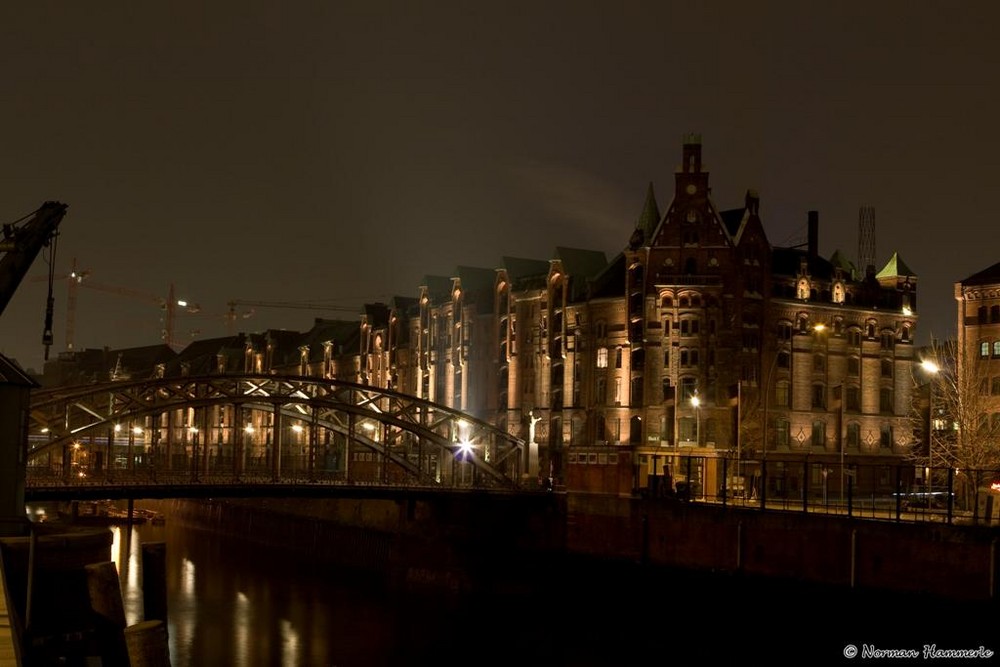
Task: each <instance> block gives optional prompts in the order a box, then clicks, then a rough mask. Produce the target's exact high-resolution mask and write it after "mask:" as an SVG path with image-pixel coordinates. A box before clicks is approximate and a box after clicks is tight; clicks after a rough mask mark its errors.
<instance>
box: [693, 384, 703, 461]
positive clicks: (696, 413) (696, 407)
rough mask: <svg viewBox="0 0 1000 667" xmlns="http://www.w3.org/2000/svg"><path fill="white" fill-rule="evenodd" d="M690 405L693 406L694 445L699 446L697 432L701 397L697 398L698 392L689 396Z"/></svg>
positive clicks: (699, 440) (699, 438) (699, 435)
mask: <svg viewBox="0 0 1000 667" xmlns="http://www.w3.org/2000/svg"><path fill="white" fill-rule="evenodd" d="M691 406H692V407H693V408H694V446H695V447H700V446H701V434H700V433H699V422H700V421H701V408H700V406H701V399H700V398H698V392H697V391H696V392H695V393H694V396H692V397H691Z"/></svg>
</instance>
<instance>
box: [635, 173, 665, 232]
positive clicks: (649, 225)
mask: <svg viewBox="0 0 1000 667" xmlns="http://www.w3.org/2000/svg"><path fill="white" fill-rule="evenodd" d="M658 224H660V207H659V206H657V205H656V195H654V194H653V183H652V181H651V182H650V183H649V189H647V190H646V203H645V204H644V205H643V207H642V213H640V214H639V221H638V223H637V224H636V228H638V229H639V230H641V231H642V243H643V245H649V244H650V243H651V242H652V241H653V232H655V231H656V226H657V225H658Z"/></svg>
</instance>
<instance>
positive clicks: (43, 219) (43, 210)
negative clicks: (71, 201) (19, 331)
mask: <svg viewBox="0 0 1000 667" xmlns="http://www.w3.org/2000/svg"><path fill="white" fill-rule="evenodd" d="M66 208H67V206H66V204H62V203H60V202H55V201H49V202H45V203H44V204H42V205H41V206H40V207H39V208H38V210H37V211H35V212H34V213H33V214H32V217H31V219H30V220H28V221H27V222H25V223H23V224H22V225H20V226H17V223H11V224H9V225H4V226H3V240H2V241H0V250H3V251H5V252H4V255H3V257H2V258H0V315H2V314H3V311H4V310H5V309H6V308H7V304H8V303H10V300H11V298H12V297H13V296H14V292H15V291H17V287H18V285H20V284H21V280H23V279H24V276H25V275H26V274H27V273H28V269H29V268H31V264H32V262H34V261H35V258H36V257H38V253H39V252H41V250H42V248H44V247H45V246H47V245H49V243H50V242H51V241H52V239H53V238H54V237H55V236H56V232H57V229H58V227H59V223H60V222H62V219H63V216H64V215H66Z"/></svg>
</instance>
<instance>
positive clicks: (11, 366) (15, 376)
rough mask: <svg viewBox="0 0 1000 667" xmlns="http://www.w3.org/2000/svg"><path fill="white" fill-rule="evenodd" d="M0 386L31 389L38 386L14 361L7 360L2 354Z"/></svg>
mask: <svg viewBox="0 0 1000 667" xmlns="http://www.w3.org/2000/svg"><path fill="white" fill-rule="evenodd" d="M0 384H9V385H14V386H17V387H31V388H34V387H38V386H40V385H39V384H38V383H37V382H35V381H34V380H33V379H31V377H30V376H29V375H28V374H27V373H25V372H24V371H23V370H22V369H21V367H20V366H19V365H18V363H17V362H16V361H14V360H13V359H8V358H7V357H5V356H3V355H2V354H0Z"/></svg>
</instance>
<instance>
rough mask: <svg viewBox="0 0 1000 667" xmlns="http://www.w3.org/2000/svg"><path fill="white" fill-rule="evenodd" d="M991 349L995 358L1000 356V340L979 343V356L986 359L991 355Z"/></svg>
mask: <svg viewBox="0 0 1000 667" xmlns="http://www.w3.org/2000/svg"><path fill="white" fill-rule="evenodd" d="M991 350H992V352H993V355H992V356H993V357H994V358H996V357H1000V340H995V341H993V343H992V344H991V343H990V341H988V340H984V341H982V342H981V343H979V358H980V359H986V358H987V357H989V356H990V351H991Z"/></svg>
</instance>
